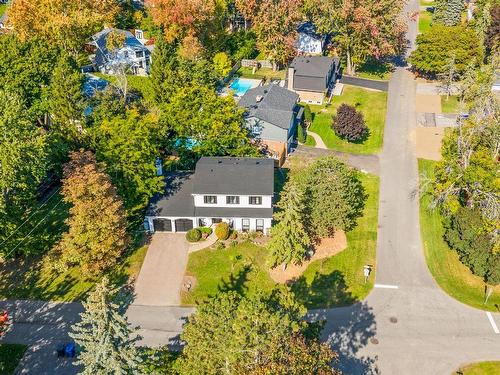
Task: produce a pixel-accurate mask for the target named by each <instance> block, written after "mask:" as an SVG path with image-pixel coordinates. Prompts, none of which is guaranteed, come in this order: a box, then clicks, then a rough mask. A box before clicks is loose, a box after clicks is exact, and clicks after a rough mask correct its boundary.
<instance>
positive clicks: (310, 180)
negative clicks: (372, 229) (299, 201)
mask: <svg viewBox="0 0 500 375" xmlns="http://www.w3.org/2000/svg"><path fill="white" fill-rule="evenodd" d="M302 183H303V188H304V189H305V194H306V196H307V197H308V199H307V209H308V212H309V213H310V222H309V228H310V230H311V232H312V234H314V235H315V236H318V237H327V236H331V235H333V234H334V233H335V231H336V230H338V229H341V230H351V229H352V228H353V227H354V226H355V225H356V220H357V219H358V218H359V217H360V216H361V215H362V213H363V208H364V202H365V200H366V195H365V191H364V188H363V185H362V184H361V181H360V179H359V176H358V172H357V171H356V170H354V169H352V168H350V167H348V166H347V165H345V164H344V163H343V162H341V161H340V160H338V159H337V158H335V157H333V156H329V157H325V158H321V159H318V160H316V161H315V162H314V163H313V164H311V165H310V166H309V167H308V168H307V169H306V170H305V171H304V176H303V178H302Z"/></svg>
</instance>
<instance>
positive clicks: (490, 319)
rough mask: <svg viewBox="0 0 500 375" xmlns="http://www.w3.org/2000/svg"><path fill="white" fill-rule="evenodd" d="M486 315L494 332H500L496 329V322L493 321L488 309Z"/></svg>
mask: <svg viewBox="0 0 500 375" xmlns="http://www.w3.org/2000/svg"><path fill="white" fill-rule="evenodd" d="M486 316H487V317H488V320H489V321H490V324H491V326H492V327H493V331H494V332H495V333H500V331H499V330H498V327H497V324H496V323H495V320H493V316H492V315H491V313H490V312H489V311H488V312H487V313H486Z"/></svg>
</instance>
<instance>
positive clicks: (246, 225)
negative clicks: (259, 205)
mask: <svg viewBox="0 0 500 375" xmlns="http://www.w3.org/2000/svg"><path fill="white" fill-rule="evenodd" d="M241 230H242V231H243V232H248V231H250V219H242V220H241Z"/></svg>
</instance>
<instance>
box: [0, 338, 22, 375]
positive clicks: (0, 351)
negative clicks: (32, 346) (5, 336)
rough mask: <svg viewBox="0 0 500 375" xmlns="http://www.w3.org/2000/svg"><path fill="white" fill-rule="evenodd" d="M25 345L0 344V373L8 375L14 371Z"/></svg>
mask: <svg viewBox="0 0 500 375" xmlns="http://www.w3.org/2000/svg"><path fill="white" fill-rule="evenodd" d="M26 348H27V346H26V345H19V344H0V374H1V375H10V374H13V373H14V370H15V369H16V367H17V365H18V364H19V361H20V360H21V358H23V355H24V352H25V351H26Z"/></svg>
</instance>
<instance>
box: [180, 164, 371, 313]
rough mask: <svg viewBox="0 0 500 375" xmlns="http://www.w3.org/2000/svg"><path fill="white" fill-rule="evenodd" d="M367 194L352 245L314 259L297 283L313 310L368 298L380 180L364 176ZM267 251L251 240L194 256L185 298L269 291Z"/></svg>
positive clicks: (186, 300) (195, 299) (350, 238)
mask: <svg viewBox="0 0 500 375" xmlns="http://www.w3.org/2000/svg"><path fill="white" fill-rule="evenodd" d="M362 182H363V185H364V186H365V189H366V192H367V193H368V196H369V197H368V201H367V204H366V207H365V215H364V216H363V217H362V218H360V219H359V220H358V226H357V227H356V228H355V229H354V230H353V231H351V232H349V233H347V242H348V247H347V248H346V249H345V250H343V251H342V252H341V253H339V254H337V255H334V256H333V257H331V258H329V259H323V260H319V261H316V262H313V263H311V264H310V265H309V267H308V268H307V269H306V271H305V273H304V275H303V276H302V277H300V278H299V279H298V280H297V281H296V283H295V284H294V285H293V286H292V289H293V290H294V291H295V292H296V294H297V297H298V299H299V300H300V301H301V302H303V303H304V304H305V305H306V306H307V307H308V308H319V307H327V306H329V307H330V306H344V305H348V304H352V303H354V302H356V301H358V300H360V299H363V298H364V297H366V295H367V294H368V293H369V291H370V290H371V288H372V286H373V280H374V279H375V272H373V273H372V275H371V276H370V280H369V282H368V283H367V284H364V279H363V266H364V265H365V264H371V265H373V266H374V267H375V252H376V242H377V212H378V184H379V179H378V177H376V176H373V175H366V174H363V175H362ZM266 258H267V249H266V248H265V247H261V246H257V245H254V244H253V243H251V242H248V241H247V242H242V243H240V244H238V245H236V246H234V247H231V246H229V247H227V248H225V249H217V246H216V245H214V246H213V247H212V248H210V249H205V250H201V251H198V252H195V253H192V254H190V256H189V261H188V266H187V272H186V273H187V274H188V275H191V276H194V277H195V278H196V284H195V287H194V289H193V290H192V291H191V292H189V293H184V294H183V296H182V302H183V304H187V305H192V304H195V303H196V302H199V301H202V300H203V299H205V298H207V297H209V296H213V295H216V294H217V293H219V292H220V291H225V290H237V291H239V292H241V293H243V294H249V293H254V292H255V291H257V290H270V289H271V288H273V286H274V285H275V283H274V281H273V280H272V279H271V278H270V276H269V273H268V268H267V265H266Z"/></svg>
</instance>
